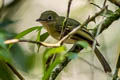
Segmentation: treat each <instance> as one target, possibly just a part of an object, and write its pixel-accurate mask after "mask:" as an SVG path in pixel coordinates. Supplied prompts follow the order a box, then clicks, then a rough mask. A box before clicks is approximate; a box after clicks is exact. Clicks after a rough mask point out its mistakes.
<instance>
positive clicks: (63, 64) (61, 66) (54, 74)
mask: <svg viewBox="0 0 120 80" xmlns="http://www.w3.org/2000/svg"><path fill="white" fill-rule="evenodd" d="M82 49H83V47H82V46H80V45H77V44H74V45H73V47H72V48H71V49H70V50H69V51H68V52H67V53H66V54H69V52H74V53H76V54H77V53H78V52H79V51H80V50H82ZM71 60H72V59H70V58H69V57H67V56H65V59H64V60H63V61H62V62H61V63H60V64H59V65H58V66H57V68H55V70H54V71H53V72H52V74H51V76H50V80H55V79H56V77H57V76H58V75H59V73H60V72H61V71H62V70H63V69H64V68H65V67H66V66H67V64H68V63H69V62H70V61H71Z"/></svg>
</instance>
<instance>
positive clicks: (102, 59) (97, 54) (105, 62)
mask: <svg viewBox="0 0 120 80" xmlns="http://www.w3.org/2000/svg"><path fill="white" fill-rule="evenodd" d="M94 51H95V54H96V56H97V58H98V59H99V61H100V63H101V64H102V66H103V68H104V71H105V72H106V73H107V72H111V71H112V70H111V68H110V66H109V64H108V62H107V61H106V60H105V58H104V56H103V55H102V54H101V52H100V51H99V50H98V48H97V47H95V50H94Z"/></svg>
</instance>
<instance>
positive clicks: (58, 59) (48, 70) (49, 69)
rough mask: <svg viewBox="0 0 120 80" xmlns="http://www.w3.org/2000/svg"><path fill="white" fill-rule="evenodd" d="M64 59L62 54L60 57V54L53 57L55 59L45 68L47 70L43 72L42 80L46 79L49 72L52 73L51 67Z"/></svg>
mask: <svg viewBox="0 0 120 80" xmlns="http://www.w3.org/2000/svg"><path fill="white" fill-rule="evenodd" d="M63 60H64V58H63V56H62V59H61V56H59V57H57V58H56V59H55V61H54V62H53V63H52V64H51V65H50V67H49V68H48V69H47V71H45V72H44V76H43V78H42V80H48V78H49V76H50V74H51V73H52V71H53V69H54V68H55V67H56V66H57V65H58V64H59V63H61V62H62V61H63Z"/></svg>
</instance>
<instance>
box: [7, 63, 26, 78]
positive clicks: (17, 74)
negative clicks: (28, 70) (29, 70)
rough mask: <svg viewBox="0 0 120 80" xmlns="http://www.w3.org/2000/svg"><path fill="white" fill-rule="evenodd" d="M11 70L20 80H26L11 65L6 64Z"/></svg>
mask: <svg viewBox="0 0 120 80" xmlns="http://www.w3.org/2000/svg"><path fill="white" fill-rule="evenodd" d="M5 64H6V65H7V66H8V67H9V68H10V69H11V71H12V72H13V73H14V74H15V75H16V76H17V77H18V78H19V79H20V80H25V79H24V78H23V77H22V75H21V74H20V73H19V72H18V71H17V70H16V69H15V68H14V67H13V66H12V65H11V64H9V63H7V62H6V63H5Z"/></svg>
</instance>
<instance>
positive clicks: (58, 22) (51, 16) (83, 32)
mask: <svg viewBox="0 0 120 80" xmlns="http://www.w3.org/2000/svg"><path fill="white" fill-rule="evenodd" d="M64 19H65V17H63V16H59V15H58V14H57V13H56V12H54V11H45V12H43V13H42V14H41V16H40V18H39V19H37V20H36V21H38V22H40V23H41V24H42V25H43V26H44V27H45V29H46V30H47V31H48V33H49V34H50V35H51V36H52V37H53V38H55V39H57V40H59V39H60V36H61V31H62V29H63V28H62V27H63V21H64ZM79 25H80V23H79V22H78V21H76V20H74V19H71V18H68V19H67V23H66V28H65V29H66V32H65V33H69V32H70V31H72V30H73V29H74V28H76V27H78V26H79ZM76 41H86V42H88V44H89V45H90V46H91V47H92V45H93V41H94V37H93V36H92V35H91V34H90V33H89V31H88V30H87V29H86V28H84V27H83V28H82V29H80V30H79V31H77V32H76V33H74V34H73V35H72V36H71V37H70V38H68V39H67V40H66V41H65V43H69V44H73V43H75V42H76ZM94 52H95V54H96V56H97V58H98V59H99V61H100V63H101V64H102V66H103V68H104V71H105V72H111V68H110V66H109V64H108V63H107V61H106V60H105V58H104V56H103V55H102V54H101V53H100V51H99V50H98V49H97V47H95V50H94Z"/></svg>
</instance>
